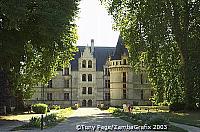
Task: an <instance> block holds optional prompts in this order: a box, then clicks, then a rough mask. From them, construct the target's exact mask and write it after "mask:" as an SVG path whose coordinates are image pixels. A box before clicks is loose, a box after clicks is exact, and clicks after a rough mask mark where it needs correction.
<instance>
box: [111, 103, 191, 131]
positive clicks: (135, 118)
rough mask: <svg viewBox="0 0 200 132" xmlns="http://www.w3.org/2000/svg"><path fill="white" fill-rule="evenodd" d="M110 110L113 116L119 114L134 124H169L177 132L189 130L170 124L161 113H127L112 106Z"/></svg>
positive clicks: (171, 129)
mask: <svg viewBox="0 0 200 132" xmlns="http://www.w3.org/2000/svg"><path fill="white" fill-rule="evenodd" d="M108 111H109V112H110V113H112V114H113V116H117V117H120V118H121V119H123V120H125V121H127V122H130V123H131V124H133V125H144V124H148V125H150V126H152V128H153V125H159V124H160V125H162V124H163V125H167V126H168V129H167V130H169V131H176V132H187V131H186V130H184V129H182V128H179V127H176V126H173V125H170V124H169V120H167V119H166V118H165V116H164V115H162V114H161V113H156V112H154V113H152V112H149V113H147V112H144V111H143V113H142V112H139V113H137V112H135V113H127V112H123V111H122V109H117V108H114V107H111V108H109V109H108Z"/></svg>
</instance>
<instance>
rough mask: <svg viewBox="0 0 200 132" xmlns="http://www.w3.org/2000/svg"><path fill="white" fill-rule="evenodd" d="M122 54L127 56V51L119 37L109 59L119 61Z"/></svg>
mask: <svg viewBox="0 0 200 132" xmlns="http://www.w3.org/2000/svg"><path fill="white" fill-rule="evenodd" d="M123 54H126V55H128V50H127V48H126V47H125V45H124V43H123V40H122V37H121V36H119V38H118V42H117V46H116V50H115V53H114V56H112V58H111V59H112V60H121V56H122V55H123Z"/></svg>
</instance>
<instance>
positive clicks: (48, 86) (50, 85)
mask: <svg viewBox="0 0 200 132" xmlns="http://www.w3.org/2000/svg"><path fill="white" fill-rule="evenodd" d="M47 88H52V80H49V82H48V85H47Z"/></svg>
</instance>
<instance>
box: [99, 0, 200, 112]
mask: <svg viewBox="0 0 200 132" xmlns="http://www.w3.org/2000/svg"><path fill="white" fill-rule="evenodd" d="M102 1H103V2H104V3H105V4H106V6H107V8H108V11H109V13H110V14H111V15H112V16H113V18H114V21H115V28H117V29H118V30H119V31H120V32H121V34H122V36H123V38H124V40H125V42H126V44H127V47H128V49H129V53H130V61H131V63H132V65H133V66H134V68H135V69H136V67H137V68H138V65H139V62H141V61H145V63H146V68H147V70H148V72H149V78H150V81H151V84H152V86H153V87H154V88H155V90H156V95H155V98H156V101H157V102H162V101H163V100H167V101H168V102H171V103H172V102H182V101H184V102H185V103H186V108H187V109H195V107H196V104H195V103H197V102H200V99H199V97H200V96H199V95H200V76H199V75H200V57H199V55H200V16H199V15H198V14H199V11H200V1H199V0H144V1H141V0H102Z"/></svg>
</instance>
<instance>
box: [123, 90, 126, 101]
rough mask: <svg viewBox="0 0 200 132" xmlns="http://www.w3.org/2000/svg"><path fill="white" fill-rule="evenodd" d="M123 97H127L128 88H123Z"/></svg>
mask: <svg viewBox="0 0 200 132" xmlns="http://www.w3.org/2000/svg"><path fill="white" fill-rule="evenodd" d="M123 99H126V89H123Z"/></svg>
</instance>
